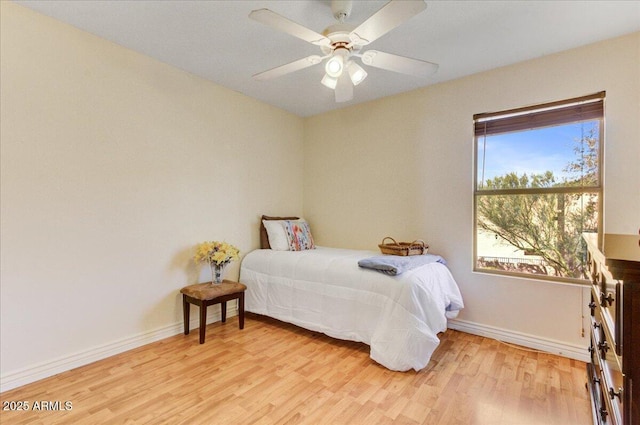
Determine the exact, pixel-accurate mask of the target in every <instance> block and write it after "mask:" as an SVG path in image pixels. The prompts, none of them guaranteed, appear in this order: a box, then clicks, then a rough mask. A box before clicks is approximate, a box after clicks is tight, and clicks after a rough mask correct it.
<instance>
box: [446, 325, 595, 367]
mask: <svg viewBox="0 0 640 425" xmlns="http://www.w3.org/2000/svg"><path fill="white" fill-rule="evenodd" d="M447 327H448V328H449V329H455V330H457V331H461V332H466V333H470V334H473V335H479V336H484V337H487V338H492V339H496V340H498V341H503V342H508V343H511V344H516V345H521V346H523V347H527V348H532V349H535V350H539V351H544V352H546V353H551V354H557V355H559V356H562V357H567V358H570V359H574V360H580V361H583V362H585V363H588V362H589V361H590V356H589V352H588V351H587V345H586V344H587V343H586V342H585V345H584V346H582V345H574V344H567V343H564V342H561V341H556V340H552V339H546V338H540V337H538V336H534V335H528V334H524V333H521V332H515V331H511V330H508V329H502V328H497V327H494V326H488V325H483V324H480V323H475V322H469V321H466V320H459V319H451V320H449V322H448V324H447Z"/></svg>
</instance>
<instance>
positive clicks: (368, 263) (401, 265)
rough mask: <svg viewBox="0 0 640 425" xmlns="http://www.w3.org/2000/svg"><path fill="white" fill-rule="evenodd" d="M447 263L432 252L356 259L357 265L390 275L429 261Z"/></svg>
mask: <svg viewBox="0 0 640 425" xmlns="http://www.w3.org/2000/svg"><path fill="white" fill-rule="evenodd" d="M436 262H437V263H442V264H447V262H446V261H445V259H444V258H442V257H441V256H439V255H434V254H424V255H409V256H402V255H377V256H375V257H369V258H363V259H362V260H360V261H358V266H360V267H363V268H366V269H373V270H377V271H379V272H382V273H384V274H388V275H391V276H395V275H399V274H400V273H404V272H406V271H408V270H411V269H415V268H416V267H421V266H424V265H425V264H429V263H436Z"/></svg>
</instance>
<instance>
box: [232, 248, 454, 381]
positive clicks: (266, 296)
mask: <svg viewBox="0 0 640 425" xmlns="http://www.w3.org/2000/svg"><path fill="white" fill-rule="evenodd" d="M374 255H379V253H376V252H372V251H355V250H346V249H337V248H324V247H318V248H316V249H314V250H307V251H273V250H269V249H260V250H256V251H252V252H250V253H249V254H247V255H246V256H245V258H244V259H243V261H242V265H241V270H240V281H241V282H242V283H244V284H246V285H247V287H248V289H247V292H246V296H245V309H246V310H247V311H250V312H253V313H257V314H263V315H267V316H270V317H273V318H276V319H279V320H282V321H285V322H289V323H292V324H295V325H298V326H301V327H303V328H306V329H310V330H313V331H318V332H322V333H324V334H326V335H329V336H332V337H335V338H339V339H345V340H350V341H360V342H364V343H366V344H368V345H369V346H370V347H371V352H370V356H371V358H372V359H373V360H375V361H376V362H378V363H380V364H382V365H383V366H385V367H387V368H389V369H391V370H398V371H405V370H409V369H415V370H420V369H422V368H424V367H425V366H426V365H427V363H429V359H430V358H431V355H432V354H433V351H434V350H435V349H436V347H437V346H438V344H439V342H440V341H439V339H438V337H437V333H438V332H443V331H445V330H446V329H447V318H453V317H455V316H457V314H458V311H459V310H460V309H461V308H462V307H463V302H462V297H461V295H460V291H459V289H458V286H457V284H456V282H455V281H454V279H453V276H451V273H450V272H449V270H448V269H447V267H446V266H445V265H443V264H440V263H431V264H426V265H424V266H421V267H419V268H416V269H413V270H410V271H407V272H405V273H402V274H400V275H398V276H388V275H385V274H383V273H380V272H378V271H374V270H368V269H362V268H360V267H358V260H360V259H363V258H367V257H371V256H374Z"/></svg>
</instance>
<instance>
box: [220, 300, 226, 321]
mask: <svg viewBox="0 0 640 425" xmlns="http://www.w3.org/2000/svg"><path fill="white" fill-rule="evenodd" d="M220 312H221V313H222V323H224V322H226V321H227V302H226V301H222V302H221V303H220Z"/></svg>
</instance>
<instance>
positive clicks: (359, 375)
mask: <svg viewBox="0 0 640 425" xmlns="http://www.w3.org/2000/svg"><path fill="white" fill-rule="evenodd" d="M237 323H238V322H237V318H236V317H231V318H230V319H229V320H228V321H227V323H226V324H221V323H219V322H218V323H215V324H212V325H209V326H208V327H207V340H206V342H205V344H203V345H200V344H198V332H197V330H193V331H192V332H191V333H190V334H189V335H188V336H184V335H176V336H174V337H171V338H168V339H165V340H162V341H159V342H156V343H153V344H149V345H146V346H144V347H140V348H137V349H135V350H132V351H128V352H126V353H122V354H120V355H117V356H114V357H110V358H108V359H105V360H102V361H99V362H96V363H93V364H90V365H87V366H83V367H80V368H78V369H75V370H72V371H69V372H65V373H62V374H59V375H56V376H54V377H51V378H48V379H45V380H42V381H39V382H35V383H33V384H29V385H26V386H24V387H21V388H17V389H15V390H11V391H7V392H4V393H2V394H0V399H1V400H2V404H3V407H4V406H5V402H9V401H28V402H29V403H30V404H31V406H33V405H34V402H40V401H46V402H55V401H59V402H60V406H63V405H64V402H66V401H69V402H71V407H72V409H71V410H67V411H60V410H56V411H33V410H32V411H29V412H24V411H22V412H9V411H0V423H2V424H3V425H4V424H91V425H95V424H172V425H173V424H252V423H256V424H295V423H300V424H312V425H318V424H391V423H393V424H429V425H438V424H461V425H469V424H487V425H501V424H503V425H531V424H536V425H537V424H540V425H553V424H557V425H572V424H575V425H584V424H589V423H590V421H591V413H590V407H589V402H588V393H587V390H586V389H585V364H584V363H582V362H578V361H575V360H569V359H565V358H561V357H557V356H553V355H549V354H541V353H536V352H532V351H525V350H521V349H518V348H516V347H512V346H508V345H506V344H502V343H500V342H497V341H494V340H491V339H486V338H482V337H478V336H474V335H469V334H465V333H462V332H457V331H453V330H448V331H447V332H445V333H444V334H442V335H441V341H442V342H441V344H440V346H439V347H438V349H437V350H436V352H435V353H434V355H433V357H432V359H431V362H430V363H429V365H428V366H427V368H425V369H424V370H422V371H420V372H414V371H411V372H392V371H390V370H388V369H385V368H383V367H381V366H379V365H378V364H377V363H375V362H374V361H372V360H371V359H370V358H369V347H368V346H366V345H364V344H360V343H354V342H346V341H339V340H335V339H332V338H329V337H326V336H324V335H321V334H317V333H313V332H310V331H306V330H304V329H300V328H297V327H295V326H291V325H288V324H284V323H281V322H278V321H275V320H272V319H268V318H264V317H261V316H256V315H252V314H248V315H247V319H246V323H245V329H244V330H239V329H238V324H237ZM50 404H51V403H49V405H50ZM46 405H47V404H45V406H46ZM53 407H56V406H55V405H53Z"/></svg>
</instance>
